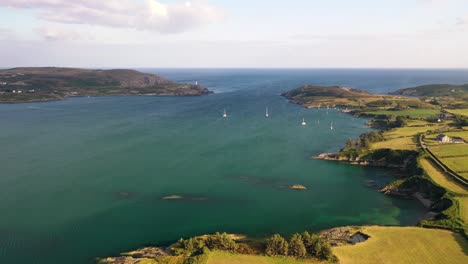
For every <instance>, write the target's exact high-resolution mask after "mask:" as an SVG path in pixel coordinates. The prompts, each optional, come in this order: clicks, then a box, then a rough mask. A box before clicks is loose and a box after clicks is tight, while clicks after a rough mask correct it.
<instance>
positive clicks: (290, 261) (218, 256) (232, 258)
mask: <svg viewBox="0 0 468 264" xmlns="http://www.w3.org/2000/svg"><path fill="white" fill-rule="evenodd" d="M244 263H245V264H304V263H329V262H321V261H314V260H312V259H310V258H309V259H294V258H290V257H268V256H259V255H240V254H232V253H229V252H225V251H213V252H211V254H210V258H209V260H208V263H207V264H244Z"/></svg>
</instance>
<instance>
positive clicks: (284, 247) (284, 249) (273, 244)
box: [265, 234, 288, 256]
mask: <svg viewBox="0 0 468 264" xmlns="http://www.w3.org/2000/svg"><path fill="white" fill-rule="evenodd" d="M265 253H266V254H267V255H269V256H287V255H288V242H287V241H286V240H285V239H284V238H283V237H282V236H280V235H278V234H275V235H273V236H272V237H270V238H269V239H268V240H267V245H266V250H265Z"/></svg>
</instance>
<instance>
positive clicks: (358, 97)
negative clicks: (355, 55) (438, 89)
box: [282, 85, 425, 108]
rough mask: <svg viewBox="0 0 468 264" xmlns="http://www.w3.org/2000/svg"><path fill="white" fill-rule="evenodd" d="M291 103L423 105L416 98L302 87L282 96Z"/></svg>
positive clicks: (353, 90) (353, 105)
mask: <svg viewBox="0 0 468 264" xmlns="http://www.w3.org/2000/svg"><path fill="white" fill-rule="evenodd" d="M282 95H283V96H284V97H286V98H288V99H289V100H290V101H291V102H293V103H296V104H299V105H302V106H305V107H308V108H311V107H326V106H330V107H335V106H338V107H384V108H385V107H394V106H396V105H397V104H400V105H401V106H407V107H421V106H422V105H425V103H424V102H421V101H420V100H419V99H417V98H405V97H399V96H390V95H380V94H370V93H368V92H366V91H362V90H358V89H353V88H349V87H342V86H317V85H304V86H302V87H299V88H297V89H294V90H291V91H289V92H286V93H283V94H282Z"/></svg>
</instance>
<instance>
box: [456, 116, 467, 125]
mask: <svg viewBox="0 0 468 264" xmlns="http://www.w3.org/2000/svg"><path fill="white" fill-rule="evenodd" d="M454 123H455V126H457V127H464V126H468V117H466V116H462V115H457V116H456V118H455V122H454Z"/></svg>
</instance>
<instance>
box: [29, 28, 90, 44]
mask: <svg viewBox="0 0 468 264" xmlns="http://www.w3.org/2000/svg"><path fill="white" fill-rule="evenodd" d="M36 32H37V33H38V34H39V35H40V36H41V37H42V38H43V39H44V40H49V41H67V40H78V39H82V38H87V39H91V36H90V35H88V34H86V33H83V32H81V33H79V32H77V31H74V30H69V29H65V28H51V27H40V28H37V29H36Z"/></svg>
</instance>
